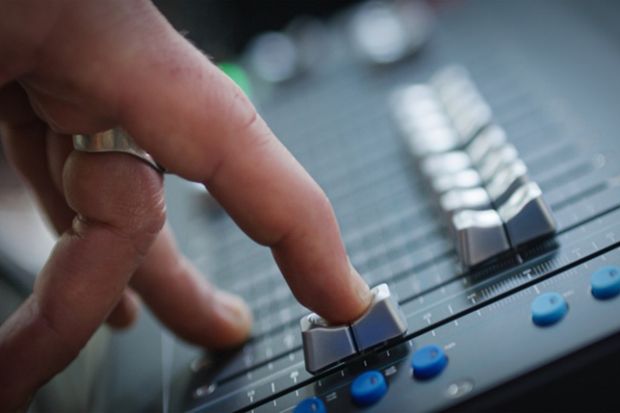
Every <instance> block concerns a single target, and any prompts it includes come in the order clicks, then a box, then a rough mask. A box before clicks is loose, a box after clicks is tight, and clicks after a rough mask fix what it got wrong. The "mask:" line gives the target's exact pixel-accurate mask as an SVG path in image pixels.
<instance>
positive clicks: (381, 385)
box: [351, 370, 388, 406]
mask: <svg viewBox="0 0 620 413" xmlns="http://www.w3.org/2000/svg"><path fill="white" fill-rule="evenodd" d="M387 389H388V387H387V382H386V381H385V377H383V374H381V373H379V372H378V371H376V370H371V371H367V372H366V373H362V374H360V375H359V376H357V377H356V378H355V380H353V383H351V397H352V398H353V402H354V403H355V404H357V405H359V406H370V405H371V404H374V403H376V402H378V401H379V400H380V399H381V398H382V397H383V396H384V395H385V393H387Z"/></svg>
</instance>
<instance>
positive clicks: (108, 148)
mask: <svg viewBox="0 0 620 413" xmlns="http://www.w3.org/2000/svg"><path fill="white" fill-rule="evenodd" d="M73 147H74V148H75V149H76V150H78V151H82V152H91V153H97V152H121V153H126V154H129V155H133V156H135V157H137V158H139V159H140V160H142V161H144V162H146V163H147V164H149V165H150V166H152V167H153V168H154V169H155V170H156V171H157V172H160V173H165V169H164V168H163V167H161V165H159V164H158V163H157V162H156V161H155V159H153V157H152V156H151V155H149V154H148V152H146V151H145V150H144V149H142V148H140V147H139V146H138V145H137V144H136V143H135V142H134V140H133V138H132V137H131V136H129V134H128V133H127V132H125V131H124V130H122V129H121V128H114V129H108V130H107V131H104V132H99V133H94V134H89V135H87V134H76V135H73Z"/></svg>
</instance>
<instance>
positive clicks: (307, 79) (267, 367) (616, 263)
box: [164, 1, 620, 413]
mask: <svg viewBox="0 0 620 413" xmlns="http://www.w3.org/2000/svg"><path fill="white" fill-rule="evenodd" d="M433 4H435V3H433ZM610 4H612V3H610ZM580 7H581V6H580V5H579V4H573V3H572V2H568V1H565V2H559V1H558V2H552V1H545V2H536V1H531V2H469V1H467V2H466V1H463V2H460V1H454V2H447V3H446V4H442V3H441V2H439V3H438V5H437V9H436V10H434V13H435V17H434V22H435V29H434V31H433V33H432V35H430V36H429V38H428V40H427V43H426V44H425V45H424V46H421V49H419V50H416V51H410V52H412V53H414V54H413V55H409V56H408V57H402V58H400V60H399V61H397V62H391V64H390V65H387V66H386V65H379V64H377V63H376V62H375V63H374V64H372V63H369V61H368V59H367V58H366V57H364V56H363V55H360V54H356V52H355V48H351V47H349V40H350V36H351V33H350V32H349V31H347V30H341V29H342V28H343V27H346V22H347V21H348V20H347V19H348V18H349V14H347V13H345V15H343V16H337V17H336V18H334V20H333V21H331V22H329V23H328V26H329V28H331V29H330V30H329V31H328V33H327V34H326V35H325V39H326V40H325V44H324V45H323V46H324V47H325V53H324V56H323V58H322V59H321V66H320V67H318V68H315V69H314V71H312V72H310V73H306V74H305V76H302V77H299V78H296V79H293V80H290V81H287V82H284V83H282V84H281V85H278V86H274V87H272V88H271V90H270V91H269V95H268V97H263V99H262V100H260V99H259V110H260V112H261V113H262V114H263V116H264V117H265V119H266V120H267V121H268V122H269V124H270V125H271V126H272V128H273V129H274V131H275V133H276V134H277V135H278V136H279V137H280V138H281V139H282V140H283V142H284V143H285V145H287V147H288V148H289V149H290V150H291V151H292V152H293V154H294V155H295V156H296V157H297V158H298V159H299V160H300V162H301V163H302V164H303V165H304V166H305V167H306V168H307V169H308V171H309V172H310V173H311V174H312V175H313V176H314V177H315V179H317V181H318V182H319V183H320V185H321V186H322V187H323V188H324V189H325V191H326V193H327V194H328V196H329V198H330V199H331V201H332V202H333V205H334V208H335V211H336V214H337V216H338V219H339V223H340V225H341V228H342V232H343V237H344V240H345V243H346V246H347V249H348V252H349V254H350V258H351V261H352V263H353V265H354V266H355V267H356V268H357V269H358V270H359V272H360V273H361V274H362V275H363V276H364V278H365V279H366V280H367V281H368V283H369V284H370V285H371V286H377V285H380V284H383V283H385V284H387V287H389V291H390V292H392V294H393V295H394V297H395V301H396V302H397V304H398V306H399V308H400V311H402V313H403V317H404V320H405V322H406V325H408V329H407V332H406V333H405V334H404V335H396V338H395V339H394V338H393V339H392V340H389V341H388V342H387V344H385V343H384V344H379V346H370V347H369V349H368V350H367V351H361V352H355V351H350V352H348V353H346V356H348V357H347V358H346V359H345V360H344V361H341V362H339V360H340V356H338V357H335V360H331V359H330V362H329V363H326V364H324V363H319V364H318V365H317V366H318V367H317V368H310V370H312V371H314V373H315V374H313V373H310V372H308V371H307V369H306V366H307V362H308V360H306V359H305V357H304V350H303V346H302V332H301V328H300V323H299V320H300V319H301V318H302V317H305V316H306V315H307V313H308V310H307V309H305V308H303V307H302V306H301V305H300V304H298V303H297V302H296V301H295V299H294V298H293V296H292V295H291V293H290V291H289V290H288V288H287V286H286V284H285V282H284V281H283V279H282V277H281V275H280V274H279V272H278V269H277V267H276V266H275V264H274V262H273V259H272V257H271V256H270V254H269V251H267V250H265V249H264V248H262V247H260V246H258V245H256V244H254V243H252V242H251V241H250V240H248V239H247V238H246V236H245V235H244V234H243V233H242V232H241V231H240V230H239V229H238V228H237V227H236V226H235V225H234V223H233V222H232V220H231V219H230V218H229V217H227V216H226V215H225V214H224V213H223V212H221V211H220V210H219V209H218V208H217V207H213V206H211V207H208V204H209V203H210V202H212V201H209V200H208V199H207V197H206V195H205V194H197V193H196V189H195V187H191V186H189V185H187V184H185V183H183V182H181V181H179V180H175V179H170V180H169V181H168V188H167V190H168V195H169V196H168V198H169V199H170V204H171V205H170V218H171V222H172V225H173V226H174V227H175V229H176V231H177V234H179V243H180V245H181V247H182V248H183V250H184V251H185V252H186V254H188V255H189V257H190V258H191V259H192V260H193V261H194V262H195V263H196V264H197V266H198V267H200V268H201V269H202V270H204V271H205V273H207V274H210V275H211V276H212V277H213V280H214V282H216V283H218V284H219V285H220V286H221V287H222V288H226V289H228V290H230V291H233V292H235V293H237V294H240V295H242V296H243V297H244V298H245V299H246V300H247V302H248V303H249V304H250V306H251V308H252V310H253V313H254V317H255V325H254V330H253V335H252V338H251V340H250V341H249V342H248V343H247V344H245V345H244V346H243V347H242V348H240V349H238V350H235V351H231V352H229V353H226V354H201V353H200V352H199V351H198V350H196V349H188V348H187V347H185V346H183V345H181V344H178V345H175V346H174V351H173V354H174V356H173V357H172V359H173V361H172V362H171V365H172V367H171V371H173V372H174V375H171V377H172V378H171V379H170V380H169V382H168V384H166V385H165V386H164V387H165V389H164V392H165V393H166V394H169V396H170V397H169V399H166V401H167V402H168V403H169V407H166V408H170V409H171V410H172V411H179V410H183V411H188V412H236V411H250V412H256V413H259V412H289V411H294V412H299V413H303V412H324V411H329V412H345V411H359V410H360V409H362V408H363V409H364V411H387V412H399V411H411V412H414V411H415V412H418V411H419V412H424V411H437V410H446V409H450V408H456V409H459V408H466V407H467V406H469V404H468V403H472V401H475V400H479V399H483V398H484V397H485V396H486V395H488V394H491V393H492V392H494V391H496V390H497V389H501V388H503V387H506V386H512V384H514V383H515V382H516V381H518V380H519V379H520V378H523V377H529V376H528V375H531V374H533V373H534V372H539V371H541V370H542V369H544V368H545V367H546V366H551V365H555V364H556V363H558V362H560V361H562V360H567V359H569V358H570V357H571V356H572V355H574V354H577V353H579V352H580V351H584V350H585V349H587V348H589V347H590V346H592V345H594V344H596V343H599V342H603V341H604V340H606V339H607V338H608V337H611V336H614V335H615V334H618V332H620V317H618V316H617V314H620V297H618V294H619V293H620V249H619V247H620V162H618V161H619V160H620V145H618V137H617V130H618V122H617V119H618V111H619V110H620V82H617V81H616V77H617V73H620V53H618V45H619V44H620V43H619V42H618V38H617V37H616V39H615V43H614V42H613V41H612V39H611V38H610V37H609V36H611V35H612V31H605V32H604V31H602V30H599V28H598V26H597V25H596V24H595V23H594V18H595V17H594V16H593V15H590V14H586V12H585V11H584V10H585V8H584V9H583V10H582V9H581V8H580ZM610 7H612V6H610ZM612 10H615V9H612ZM259 96H262V95H260V93H259ZM265 96H266V95H265ZM188 198H189V199H190V200H191V202H187V199H188ZM181 200H182V201H181ZM314 325H316V324H314ZM306 327H307V328H311V326H308V325H307V326H306ZM345 330H346V331H348V329H345ZM346 331H345V334H348V333H347V332H346ZM307 355H308V354H306V356H307ZM306 358H307V357H306ZM311 364H312V363H311Z"/></svg>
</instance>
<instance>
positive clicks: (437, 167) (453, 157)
mask: <svg viewBox="0 0 620 413" xmlns="http://www.w3.org/2000/svg"><path fill="white" fill-rule="evenodd" d="M470 166H471V160H470V159H469V156H467V154H466V153H465V152H463V151H451V152H446V153H441V154H437V155H432V156H428V157H427V158H426V159H424V161H423V162H422V164H421V169H422V172H424V174H425V175H426V176H428V177H436V176H440V175H446V174H453V173H456V172H459V171H462V170H464V169H467V168H469V167H470Z"/></svg>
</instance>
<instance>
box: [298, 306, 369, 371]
mask: <svg viewBox="0 0 620 413" xmlns="http://www.w3.org/2000/svg"><path fill="white" fill-rule="evenodd" d="M300 325H301V338H302V341H303V344H304V359H305V361H306V370H308V371H309V372H310V373H315V372H317V371H319V370H321V369H323V368H325V367H327V366H329V365H331V364H334V363H336V362H338V361H340V360H342V359H344V358H347V357H349V356H352V355H353V354H355V353H357V350H356V348H355V343H354V342H353V337H352V335H351V330H350V329H349V326H348V325H337V326H330V325H328V324H327V322H326V321H325V320H324V319H322V318H321V317H319V316H318V315H317V314H314V313H312V314H308V315H307V316H304V317H303V318H302V319H301V321H300Z"/></svg>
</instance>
